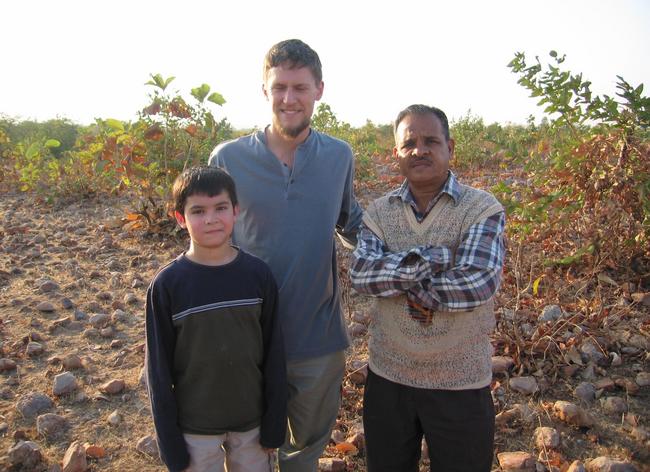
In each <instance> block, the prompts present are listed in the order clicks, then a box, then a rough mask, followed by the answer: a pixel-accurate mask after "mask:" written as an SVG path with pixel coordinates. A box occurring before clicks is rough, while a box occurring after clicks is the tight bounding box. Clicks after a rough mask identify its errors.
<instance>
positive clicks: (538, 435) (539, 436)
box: [533, 426, 560, 450]
mask: <svg viewBox="0 0 650 472" xmlns="http://www.w3.org/2000/svg"><path fill="white" fill-rule="evenodd" d="M533 438H534V440H535V446H537V449H542V450H543V449H557V448H558V446H559V445H560V433H558V432H557V430H556V429H555V428H549V427H548V426H540V427H539V428H537V429H535V432H534V433H533Z"/></svg>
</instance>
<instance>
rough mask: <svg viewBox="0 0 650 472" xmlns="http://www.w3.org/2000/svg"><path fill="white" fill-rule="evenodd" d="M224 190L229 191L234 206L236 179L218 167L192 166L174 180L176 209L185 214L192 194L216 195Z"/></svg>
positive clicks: (173, 192) (173, 197)
mask: <svg viewBox="0 0 650 472" xmlns="http://www.w3.org/2000/svg"><path fill="white" fill-rule="evenodd" d="M224 190H225V191H226V192H228V196H229V197H230V201H231V202H232V206H233V207H234V206H235V205H237V191H236V190H235V181H234V180H233V179H232V177H230V175H229V174H228V173H227V172H226V171H224V170H221V169H218V168H216V167H205V166H200V167H190V168H189V169H185V170H184V171H183V173H182V174H180V175H179V176H178V177H176V180H175V181H174V186H173V187H172V199H173V204H174V210H175V211H177V212H179V213H180V214H183V211H184V210H185V203H186V202H187V198H188V197H191V196H192V195H197V194H200V195H207V196H208V197H214V196H215V195H219V194H220V193H221V192H223V191H224Z"/></svg>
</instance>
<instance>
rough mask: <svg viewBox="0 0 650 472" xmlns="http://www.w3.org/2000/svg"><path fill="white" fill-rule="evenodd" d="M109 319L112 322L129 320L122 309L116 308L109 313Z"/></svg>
mask: <svg viewBox="0 0 650 472" xmlns="http://www.w3.org/2000/svg"><path fill="white" fill-rule="evenodd" d="M111 320H112V321H113V323H118V322H120V323H126V322H127V321H129V315H128V314H127V313H126V312H125V311H124V310H120V309H117V310H115V311H114V312H113V314H112V315H111Z"/></svg>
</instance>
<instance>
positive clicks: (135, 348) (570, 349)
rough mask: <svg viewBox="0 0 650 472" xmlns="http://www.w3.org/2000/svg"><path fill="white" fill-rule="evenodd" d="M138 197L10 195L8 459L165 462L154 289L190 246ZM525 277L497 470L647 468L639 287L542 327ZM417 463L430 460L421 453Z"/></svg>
mask: <svg viewBox="0 0 650 472" xmlns="http://www.w3.org/2000/svg"><path fill="white" fill-rule="evenodd" d="M368 198H369V196H368V195H367V196H365V200H367V199H368ZM128 206H129V202H128V200H126V199H124V198H117V197H114V198H102V199H93V200H86V201H82V202H74V203H70V204H65V205H55V206H49V205H46V204H43V203H38V202H36V201H35V200H34V199H33V197H30V196H29V195H23V194H15V193H5V194H1V195H0V349H1V352H0V357H1V358H3V359H4V360H3V361H0V370H1V371H2V372H0V456H2V457H0V469H2V470H12V471H18V470H51V471H54V470H57V468H56V467H57V464H60V463H61V461H62V460H63V457H64V454H65V452H66V450H67V449H68V447H69V446H70V444H71V443H72V442H73V441H79V442H80V443H81V444H84V443H89V444H91V445H95V446H99V448H101V449H102V450H103V454H104V455H103V457H92V456H93V455H94V456H101V455H102V454H101V453H98V452H94V453H93V452H87V454H88V464H89V467H90V470H94V471H136V470H137V471H140V472H145V471H158V470H164V468H163V466H162V464H161V462H160V461H159V459H156V458H154V457H151V456H148V455H146V454H144V453H142V452H139V451H138V450H137V448H136V446H137V444H138V441H139V440H140V439H141V438H143V437H145V436H147V435H151V434H152V433H153V426H152V422H151V418H150V411H149V405H148V400H147V395H146V390H145V388H144V384H143V381H142V378H141V374H142V365H143V359H144V316H143V312H144V299H145V292H146V287H147V285H148V283H149V281H150V280H151V278H152V277H153V275H154V274H155V272H156V271H157V270H158V268H160V267H161V266H162V265H163V264H164V263H166V262H167V261H169V260H171V259H172V258H173V257H175V256H176V255H177V254H178V253H179V252H181V251H182V250H183V249H184V248H185V245H186V242H185V241H184V240H183V239H182V238H179V239H173V238H163V237H161V236H159V235H146V234H145V233H144V232H143V231H127V230H125V229H124V220H123V217H124V215H125V213H126V209H127V208H128ZM511 250H512V248H511ZM347 254H348V253H346V252H344V251H341V254H340V261H341V264H342V266H343V267H342V276H343V277H342V286H343V301H344V307H345V316H346V317H347V318H348V322H349V323H350V330H351V334H352V336H351V338H352V346H351V348H350V350H349V352H348V371H347V375H346V378H345V381H344V385H343V408H342V409H341V414H340V418H339V421H338V423H337V426H336V431H335V433H334V434H333V440H332V441H331V443H330V446H328V448H327V450H326V452H325V456H326V457H329V458H332V459H341V460H342V461H343V464H344V467H345V470H348V471H364V470H365V462H364V453H363V440H362V439H363V438H362V434H360V433H362V427H361V407H362V401H361V399H362V395H363V386H362V384H363V373H364V365H365V361H366V359H367V334H366V333H365V327H366V325H367V323H368V313H369V311H370V301H369V300H368V299H367V298H366V297H362V296H359V295H356V294H353V293H351V292H350V290H349V283H348V282H347V281H346V277H345V264H346V258H347ZM515 256H516V254H514V253H511V254H510V255H509V261H508V264H509V266H508V267H507V268H506V273H507V274H513V273H514V272H516V270H517V269H516V268H515V267H514V264H515V263H516V257H515ZM614 283H616V282H614ZM515 285H516V284H515V281H514V277H512V276H506V277H505V278H504V286H503V288H502V294H501V295H500V296H499V298H498V300H497V301H498V309H497V321H498V325H497V330H496V332H495V334H494V337H493V340H494V345H495V348H496V352H495V354H496V355H500V356H506V357H508V358H509V359H510V360H512V363H511V364H510V363H509V362H510V361H509V360H506V361H504V362H506V363H507V367H506V368H505V369H503V370H502V372H500V373H495V376H494V382H493V384H492V390H493V397H494V401H495V407H496V410H497V413H500V414H501V415H500V416H499V417H498V420H497V433H496V440H495V461H494V470H502V469H501V468H500V467H499V461H498V459H497V454H499V453H502V452H515V451H521V452H526V453H529V454H530V455H531V456H532V457H533V458H534V459H537V460H538V461H539V466H538V470H567V468H568V466H569V464H571V463H572V462H573V461H574V460H581V461H583V462H588V461H589V460H590V459H594V458H596V457H599V456H607V457H609V458H611V459H615V460H619V461H627V462H628V463H629V464H633V465H634V466H635V467H636V469H637V470H640V471H644V470H650V466H649V464H650V434H649V433H648V429H646V428H648V426H647V425H648V416H649V414H650V386H646V385H645V380H644V379H647V376H648V372H650V359H649V355H648V346H649V344H650V336H649V335H648V333H649V331H648V328H649V321H648V315H649V311H648V307H647V306H645V305H643V299H639V298H638V297H637V298H636V299H630V294H629V293H628V292H629V291H630V290H627V292H626V289H623V288H620V287H618V288H617V287H614V286H613V285H612V284H609V285H612V286H611V287H610V290H611V291H614V292H615V293H614V295H612V296H613V297H614V299H617V300H618V299H620V300H622V301H620V304H617V305H615V306H612V307H611V309H610V310H609V312H610V315H609V316H610V317H611V320H610V319H608V320H605V322H603V320H602V319H600V320H598V322H597V323H596V322H595V321H594V320H591V319H582V318H580V310H578V309H577V307H575V306H573V305H571V304H570V303H567V305H566V306H565V305H562V304H561V303H560V305H561V306H560V309H561V311H562V313H565V314H566V313H571V315H570V316H568V317H567V316H566V315H565V316H564V317H563V318H560V319H556V320H552V321H550V322H546V323H545V324H544V323H542V322H540V321H539V319H538V318H539V315H540V313H541V311H542V308H543V307H541V306H540V305H539V304H533V303H529V304H528V305H526V304H522V303H516V302H515V300H517V301H521V297H522V295H521V293H520V292H521V287H519V288H517V287H516V286H515ZM604 285H607V284H604ZM628 288H629V287H628ZM518 290H519V292H518ZM634 290H637V291H638V290H639V288H638V287H637V288H635V289H634ZM634 290H632V291H634ZM524 298H525V297H524ZM626 300H627V301H626ZM617 303H618V302H617ZM97 314H105V315H108V316H107V317H99V318H98V317H97V316H96V315H97ZM542 325H543V327H544V330H542V331H540V330H541V326H542ZM591 326H594V330H593V332H592V331H590V327H591ZM587 341H589V343H591V344H589V343H588V342H587ZM588 344H589V345H590V346H592V349H591V350H590V349H588V348H587V347H585V346H587V345H588ZM593 346H596V347H595V349H593ZM599 354H600V355H599ZM12 363H13V364H14V365H12ZM66 371H69V372H70V373H71V374H72V375H73V376H74V379H75V380H76V388H74V385H72V387H69V389H72V390H70V391H67V393H61V394H59V395H55V394H54V393H53V389H54V388H55V386H56V381H55V378H56V376H57V375H59V374H61V373H63V372H66ZM518 377H526V378H532V379H533V380H534V381H535V385H536V387H535V388H534V391H533V392H531V393H528V394H526V393H522V390H521V389H518V388H514V387H513V385H514V384H512V383H511V380H512V379H513V378H518ZM119 380H122V381H124V384H125V386H124V387H123V388H121V389H120V388H119V387H116V389H115V390H114V391H115V393H110V392H111V391H113V390H111V387H109V386H107V385H106V383H107V382H110V381H119ZM74 383H75V382H73V384H74ZM581 383H588V384H590V385H592V386H593V392H592V393H591V394H589V393H588V394H587V395H586V397H585V398H583V399H580V398H579V396H577V395H576V393H575V391H576V387H578V385H580V384H581ZM118 384H119V382H118ZM587 390H588V389H587ZM33 393H42V394H45V395H47V396H48V397H49V398H50V399H51V400H52V404H51V405H50V406H49V407H47V408H45V409H44V410H43V411H42V412H46V413H56V414H57V415H60V416H61V417H63V418H64V420H63V421H64V422H63V423H61V424H60V425H59V426H58V427H55V428H54V429H50V430H47V428H45V427H42V428H40V429H41V430H40V431H39V429H38V428H37V421H36V417H35V415H28V416H25V410H24V408H23V407H22V406H21V405H23V404H24V401H25V398H28V397H27V396H28V395H29V394H33ZM589 395H591V397H593V398H590V397H589ZM612 397H615V398H617V399H619V400H609V398H612ZM558 400H566V401H569V402H572V403H574V404H575V405H577V406H578V407H579V408H581V409H582V411H584V412H586V413H588V414H589V415H590V416H591V418H592V419H593V422H592V424H591V425H590V426H582V427H580V426H576V425H575V424H571V422H567V421H566V420H562V419H561V418H560V416H561V415H560V414H559V413H558V411H557V409H556V408H555V407H556V405H555V402H556V401H558ZM21 402H22V403H21ZM115 412H117V413H115ZM30 416H31V417H30ZM540 426H548V427H551V428H554V430H555V431H556V432H557V434H558V435H559V445H557V446H553V447H549V448H545V447H541V449H540V446H539V445H538V444H536V441H535V438H534V431H535V430H536V428H538V427H540ZM19 440H29V441H33V442H34V443H36V444H37V445H38V447H39V448H40V451H41V454H42V456H43V460H42V462H40V463H39V465H37V466H34V467H32V468H29V467H23V468H22V469H21V467H20V466H17V465H13V466H12V465H11V459H10V454H9V450H10V449H11V448H12V447H13V446H14V445H15V444H16V443H17V442H18V441H19ZM140 449H142V448H141V447H140ZM91 451H92V450H91ZM540 453H541V455H540ZM422 470H428V467H427V466H426V460H423V462H422ZM519 470H525V469H519ZM531 470H534V469H531ZM594 470H596V469H594ZM597 470H605V469H597ZM608 470H609V469H608ZM612 470H613V469H612ZM616 470H618V469H616ZM621 470H623V469H621ZM625 470H628V469H625ZM630 470H633V469H630ZM397 472H399V471H397Z"/></svg>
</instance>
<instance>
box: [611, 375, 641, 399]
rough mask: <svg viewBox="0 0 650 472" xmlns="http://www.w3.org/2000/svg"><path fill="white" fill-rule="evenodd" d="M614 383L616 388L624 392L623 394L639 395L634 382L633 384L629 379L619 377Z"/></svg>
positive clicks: (637, 387)
mask: <svg viewBox="0 0 650 472" xmlns="http://www.w3.org/2000/svg"><path fill="white" fill-rule="evenodd" d="M614 383H615V384H616V386H617V387H619V388H622V389H623V390H625V392H626V393H627V394H628V395H636V394H637V393H639V386H638V385H637V383H636V382H633V381H632V380H630V379H626V378H623V377H619V378H617V379H616V380H615V381H614Z"/></svg>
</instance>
